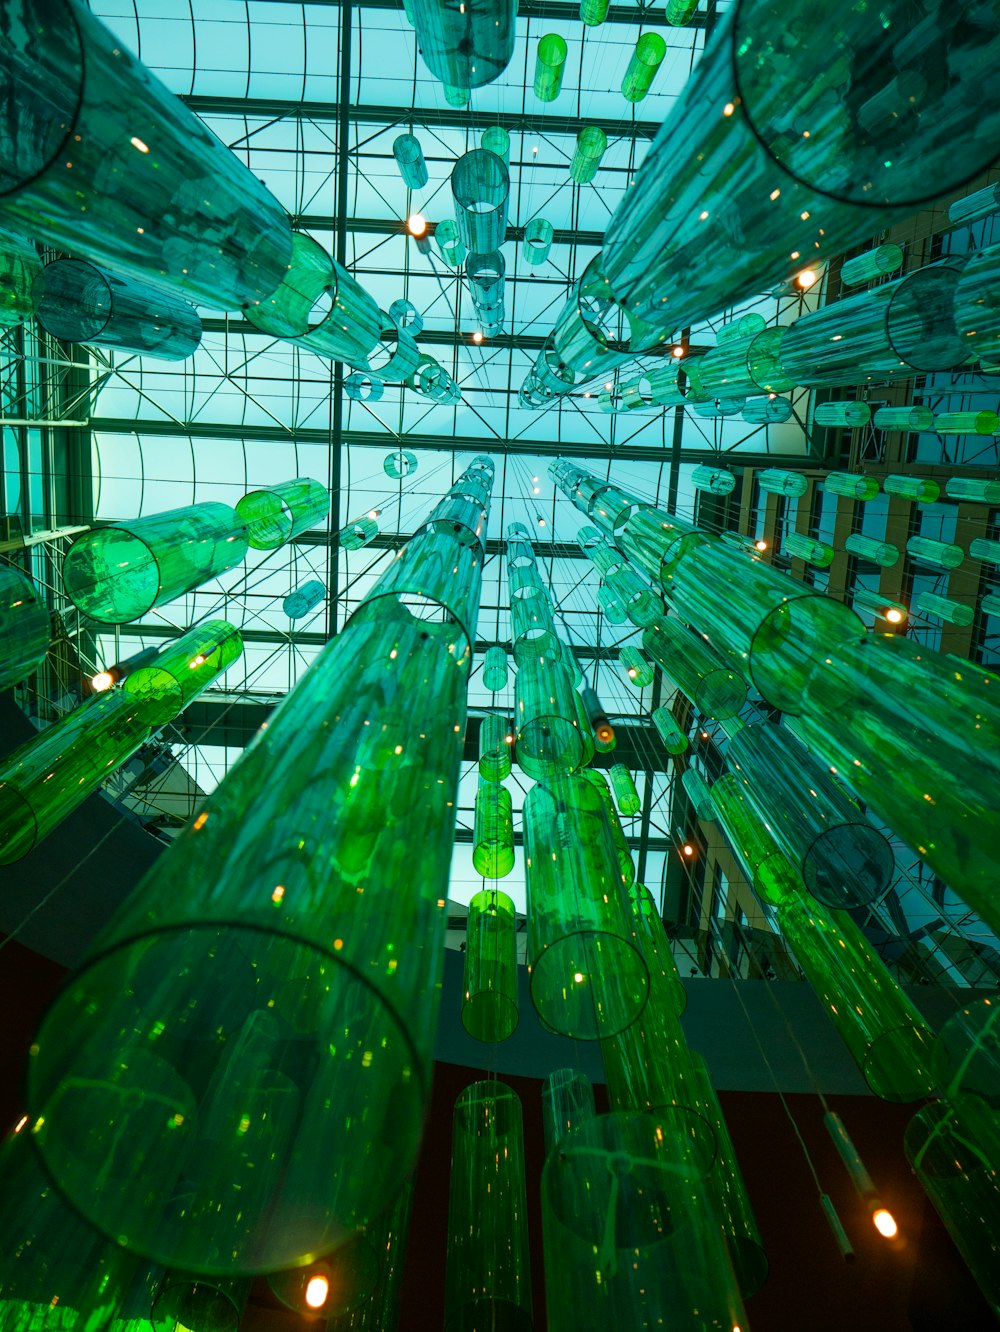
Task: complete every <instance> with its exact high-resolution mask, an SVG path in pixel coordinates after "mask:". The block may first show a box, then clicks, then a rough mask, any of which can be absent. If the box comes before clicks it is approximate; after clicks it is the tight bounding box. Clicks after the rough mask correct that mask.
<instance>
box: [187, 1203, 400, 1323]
mask: <svg viewBox="0 0 1000 1332" xmlns="http://www.w3.org/2000/svg"><path fill="white" fill-rule="evenodd" d="M371 1230H372V1232H373V1233H372V1234H371V1235H369V1231H368V1228H367V1227H366V1228H365V1229H364V1230H359V1231H357V1233H356V1234H354V1235H352V1236H351V1237H350V1238H349V1239H348V1240H346V1241H345V1243H343V1244H340V1245H338V1247H337V1248H336V1249H335V1250H334V1252H333V1253H332V1254H330V1256H329V1257H328V1258H320V1259H317V1260H316V1261H314V1262H311V1263H306V1264H305V1265H304V1266H302V1267H293V1268H290V1269H288V1270H286V1271H284V1272H272V1273H270V1274H269V1276H268V1277H267V1285H268V1287H269V1289H270V1291H271V1293H272V1294H273V1295H276V1296H277V1297H278V1299H279V1300H281V1302H282V1303H283V1304H285V1305H287V1306H288V1308H289V1309H292V1310H293V1311H294V1312H295V1313H297V1314H299V1315H303V1316H305V1317H306V1318H324V1319H326V1318H330V1317H337V1316H339V1315H342V1314H347V1313H349V1312H350V1311H351V1310H354V1309H359V1308H362V1307H363V1306H364V1305H365V1304H366V1303H367V1302H368V1300H369V1299H370V1298H371V1296H372V1294H373V1292H374V1290H375V1287H376V1285H377V1284H378V1278H379V1261H380V1257H381V1255H380V1254H379V1253H378V1251H377V1248H376V1246H377V1244H378V1242H379V1237H378V1235H377V1234H376V1233H374V1232H376V1231H377V1230H378V1226H377V1225H374V1224H373V1226H372V1227H371ZM216 1280H218V1278H216ZM319 1283H324V1284H322V1285H320V1284H319ZM317 1286H319V1288H317ZM321 1295H324V1298H323V1300H322V1301H321V1302H319V1303H318V1304H317V1303H314V1301H317V1300H319V1297H320V1296H321ZM172 1328H173V1325H172V1324H171V1327H170V1328H166V1329H164V1332H172ZM191 1332H195V1329H193V1328H192V1329H191Z"/></svg>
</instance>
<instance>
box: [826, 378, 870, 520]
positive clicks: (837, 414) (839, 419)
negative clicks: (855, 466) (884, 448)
mask: <svg viewBox="0 0 1000 1332" xmlns="http://www.w3.org/2000/svg"><path fill="white" fill-rule="evenodd" d="M871 419H872V412H871V408H870V407H869V406H868V404H867V403H866V402H821V403H819V404H818V405H817V407H816V408H815V410H814V411H813V420H814V421H815V423H816V424H817V425H821V426H850V427H851V429H852V430H853V429H855V428H856V427H858V426H863V425H867V424H868V422H869V421H870V420H871ZM830 476H850V477H851V479H852V480H856V481H868V480H870V479H871V478H869V477H854V476H852V474H851V473H850V472H831V473H830ZM829 479H830V477H829V476H828V477H827V478H826V480H827V481H829ZM876 484H877V483H876ZM837 493H838V494H841V495H843V494H845V493H846V494H850V493H851V492H850V491H846V492H845V491H838V492H837ZM875 494H878V491H876V492H875ZM859 498H860V497H859ZM865 498H867V499H872V498H874V496H872V495H869V496H865Z"/></svg>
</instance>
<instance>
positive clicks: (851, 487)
mask: <svg viewBox="0 0 1000 1332" xmlns="http://www.w3.org/2000/svg"><path fill="white" fill-rule="evenodd" d="M827 406H844V407H850V406H859V407H860V406H864V407H865V409H866V410H867V403H864V404H862V403H837V404H830V403H828V404H827ZM817 410H818V409H817ZM823 489H824V490H829V491H831V492H832V493H833V494H834V495H845V496H846V497H847V498H848V499H854V500H860V501H862V502H866V501H868V500H873V499H874V498H875V496H876V495H877V494H878V492H879V486H878V481H877V480H876V479H875V477H873V476H857V475H856V474H855V473H854V472H827V474H826V476H825V477H824V478H823Z"/></svg>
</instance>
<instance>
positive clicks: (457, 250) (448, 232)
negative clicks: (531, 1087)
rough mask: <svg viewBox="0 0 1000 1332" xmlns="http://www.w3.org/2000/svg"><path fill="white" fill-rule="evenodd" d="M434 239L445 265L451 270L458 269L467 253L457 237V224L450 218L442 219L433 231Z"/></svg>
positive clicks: (460, 239)
mask: <svg viewBox="0 0 1000 1332" xmlns="http://www.w3.org/2000/svg"><path fill="white" fill-rule="evenodd" d="M434 239H435V241H436V242H437V247H438V253H439V254H440V255H441V258H442V259H443V260H444V261H445V263H446V264H448V265H450V267H452V268H460V267H461V266H462V264H463V263H464V262H465V256H466V254H467V253H468V251H467V249H466V247H465V245H464V244H463V243H462V238H461V236H460V235H459V231H458V223H457V222H453V221H452V220H451V218H450V217H446V218H444V219H443V220H442V221H441V222H439V223H438V224H437V226H436V227H435V229H434Z"/></svg>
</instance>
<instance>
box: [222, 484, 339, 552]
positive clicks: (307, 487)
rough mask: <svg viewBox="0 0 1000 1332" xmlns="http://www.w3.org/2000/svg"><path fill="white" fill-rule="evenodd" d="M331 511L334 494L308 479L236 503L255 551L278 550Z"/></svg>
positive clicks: (251, 494) (252, 494)
mask: <svg viewBox="0 0 1000 1332" xmlns="http://www.w3.org/2000/svg"><path fill="white" fill-rule="evenodd" d="M329 512H330V492H329V491H328V490H327V488H326V486H323V485H321V484H320V483H319V482H318V481H313V480H312V479H311V478H310V477H308V476H300V477H296V479H295V480H294V481H279V482H276V483H275V484H274V485H271V486H267V487H265V488H263V489H261V490H251V491H248V492H247V494H246V495H244V496H243V498H242V499H241V500H239V501H238V502H237V504H236V516H237V518H239V519H240V521H241V522H242V523H245V524H246V529H247V540H248V541H249V543H250V549H251V550H277V549H278V548H279V547H280V546H284V545H286V544H287V543H288V542H289V541H291V539H292V537H294V536H298V534H299V533H300V532H305V531H306V530H307V529H308V528H310V527H315V526H316V525H317V524H318V523H320V522H322V520H323V519H324V518H325V517H326V516H327V514H328V513H329Z"/></svg>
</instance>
